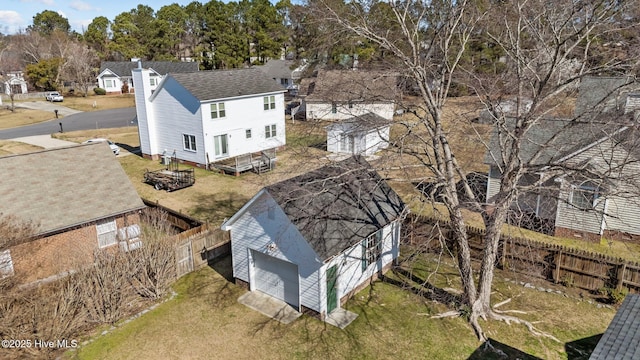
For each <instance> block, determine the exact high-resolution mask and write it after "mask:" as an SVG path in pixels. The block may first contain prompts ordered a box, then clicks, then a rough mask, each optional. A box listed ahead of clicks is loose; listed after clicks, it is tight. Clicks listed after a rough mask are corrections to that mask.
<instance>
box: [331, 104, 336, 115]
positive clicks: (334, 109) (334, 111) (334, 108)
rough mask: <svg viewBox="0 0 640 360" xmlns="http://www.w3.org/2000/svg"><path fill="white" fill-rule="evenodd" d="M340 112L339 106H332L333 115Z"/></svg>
mask: <svg viewBox="0 0 640 360" xmlns="http://www.w3.org/2000/svg"><path fill="white" fill-rule="evenodd" d="M337 112H338V105H336V104H335V103H332V104H331V113H332V114H335V113H337Z"/></svg>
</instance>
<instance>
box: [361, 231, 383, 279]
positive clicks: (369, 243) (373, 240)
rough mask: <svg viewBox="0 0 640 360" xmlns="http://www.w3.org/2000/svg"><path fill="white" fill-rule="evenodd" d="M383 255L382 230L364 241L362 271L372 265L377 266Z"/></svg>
mask: <svg viewBox="0 0 640 360" xmlns="http://www.w3.org/2000/svg"><path fill="white" fill-rule="evenodd" d="M381 255H382V230H378V231H376V232H375V233H373V234H371V235H369V236H368V237H367V238H366V239H364V240H362V271H365V270H366V269H367V267H369V265H371V264H375V262H376V261H378V259H380V256H381Z"/></svg>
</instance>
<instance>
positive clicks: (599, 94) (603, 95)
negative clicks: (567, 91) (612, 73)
mask: <svg viewBox="0 0 640 360" xmlns="http://www.w3.org/2000/svg"><path fill="white" fill-rule="evenodd" d="M630 84H633V78H631V77H622V76H618V77H596V76H586V77H584V78H582V79H581V80H580V87H579V88H578V93H579V95H578V98H577V99H576V109H575V114H576V115H583V114H586V113H589V112H592V111H594V110H597V111H598V112H609V111H611V110H615V109H616V108H617V107H619V106H620V103H621V102H622V103H624V96H622V97H621V96H620V94H621V92H622V91H623V89H624V87H625V85H630Z"/></svg>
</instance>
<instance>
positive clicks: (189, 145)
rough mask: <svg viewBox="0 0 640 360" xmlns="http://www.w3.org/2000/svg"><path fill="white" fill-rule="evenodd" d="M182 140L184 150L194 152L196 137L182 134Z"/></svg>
mask: <svg viewBox="0 0 640 360" xmlns="http://www.w3.org/2000/svg"><path fill="white" fill-rule="evenodd" d="M182 140H183V143H184V149H185V150H189V151H196V150H197V149H196V136H195V135H188V134H182Z"/></svg>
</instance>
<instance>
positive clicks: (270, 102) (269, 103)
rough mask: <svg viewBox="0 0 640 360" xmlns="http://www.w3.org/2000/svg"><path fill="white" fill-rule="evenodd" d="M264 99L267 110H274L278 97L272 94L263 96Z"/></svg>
mask: <svg viewBox="0 0 640 360" xmlns="http://www.w3.org/2000/svg"><path fill="white" fill-rule="evenodd" d="M262 99H263V101H264V109H265V110H273V109H275V108H276V97H275V96H273V95H271V96H265V97H264V98H262Z"/></svg>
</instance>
